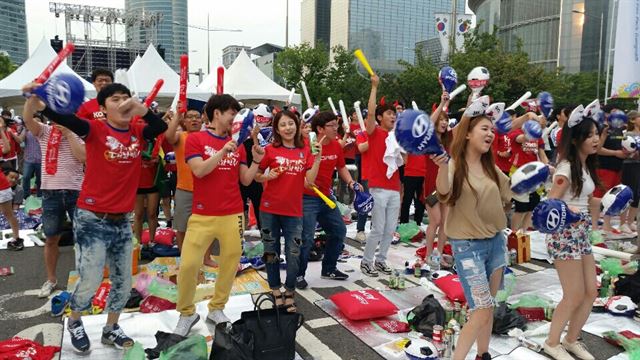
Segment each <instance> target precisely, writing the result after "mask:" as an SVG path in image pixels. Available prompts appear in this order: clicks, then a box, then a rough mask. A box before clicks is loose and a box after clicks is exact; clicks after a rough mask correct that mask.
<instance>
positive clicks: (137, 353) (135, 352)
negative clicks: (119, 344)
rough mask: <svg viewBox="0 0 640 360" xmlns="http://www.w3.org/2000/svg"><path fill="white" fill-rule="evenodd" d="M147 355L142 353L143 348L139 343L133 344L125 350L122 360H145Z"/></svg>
mask: <svg viewBox="0 0 640 360" xmlns="http://www.w3.org/2000/svg"><path fill="white" fill-rule="evenodd" d="M146 358H147V355H146V354H145V353H144V348H143V347H142V344H141V343H139V342H137V341H136V342H135V343H134V344H133V347H132V348H130V349H129V350H127V352H126V353H125V354H124V360H145V359H146Z"/></svg>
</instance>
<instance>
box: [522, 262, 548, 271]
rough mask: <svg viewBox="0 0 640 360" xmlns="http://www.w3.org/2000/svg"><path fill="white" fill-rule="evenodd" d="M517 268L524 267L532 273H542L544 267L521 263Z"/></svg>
mask: <svg viewBox="0 0 640 360" xmlns="http://www.w3.org/2000/svg"><path fill="white" fill-rule="evenodd" d="M518 266H522V267H525V268H527V269H529V270H533V271H542V270H544V267H542V266H540V265H536V264H532V263H522V264H518Z"/></svg>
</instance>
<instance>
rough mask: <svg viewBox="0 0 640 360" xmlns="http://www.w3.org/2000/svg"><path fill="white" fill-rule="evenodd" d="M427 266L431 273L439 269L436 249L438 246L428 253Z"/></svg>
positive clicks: (438, 253)
mask: <svg viewBox="0 0 640 360" xmlns="http://www.w3.org/2000/svg"><path fill="white" fill-rule="evenodd" d="M429 267H430V268H431V272H432V273H433V272H435V271H440V251H438V248H435V249H433V251H432V252H431V254H430V255H429Z"/></svg>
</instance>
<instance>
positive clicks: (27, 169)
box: [22, 161, 42, 199]
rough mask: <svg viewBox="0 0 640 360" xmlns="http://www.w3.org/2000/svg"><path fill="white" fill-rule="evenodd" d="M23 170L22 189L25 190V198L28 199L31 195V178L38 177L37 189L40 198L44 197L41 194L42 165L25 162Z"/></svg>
mask: <svg viewBox="0 0 640 360" xmlns="http://www.w3.org/2000/svg"><path fill="white" fill-rule="evenodd" d="M22 166H23V168H24V169H23V170H22V172H23V173H22V189H23V190H24V198H25V199H26V198H27V197H28V196H29V195H31V178H32V177H33V175H35V176H36V189H37V191H38V192H37V194H38V197H40V196H42V193H41V192H40V163H39V162H38V163H32V162H28V161H25V162H24V164H23V165H22Z"/></svg>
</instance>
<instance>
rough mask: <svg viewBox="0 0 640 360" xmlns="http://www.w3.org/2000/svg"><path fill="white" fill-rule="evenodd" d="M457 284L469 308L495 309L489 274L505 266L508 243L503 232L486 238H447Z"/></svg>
mask: <svg viewBox="0 0 640 360" xmlns="http://www.w3.org/2000/svg"><path fill="white" fill-rule="evenodd" d="M449 242H450V243H451V248H452V249H453V257H454V259H455V261H456V269H457V271H458V276H459V278H460V284H462V289H463V290H464V297H465V298H466V299H467V304H468V305H469V308H470V309H487V308H492V307H493V306H494V299H493V296H492V295H491V291H490V287H489V279H490V278H491V275H492V274H493V273H494V272H496V271H500V272H501V273H502V270H503V268H504V267H505V266H507V259H506V256H507V243H506V239H505V237H504V233H502V231H500V232H498V233H497V234H495V235H494V236H493V237H490V238H487V239H472V240H457V239H452V238H449Z"/></svg>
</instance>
